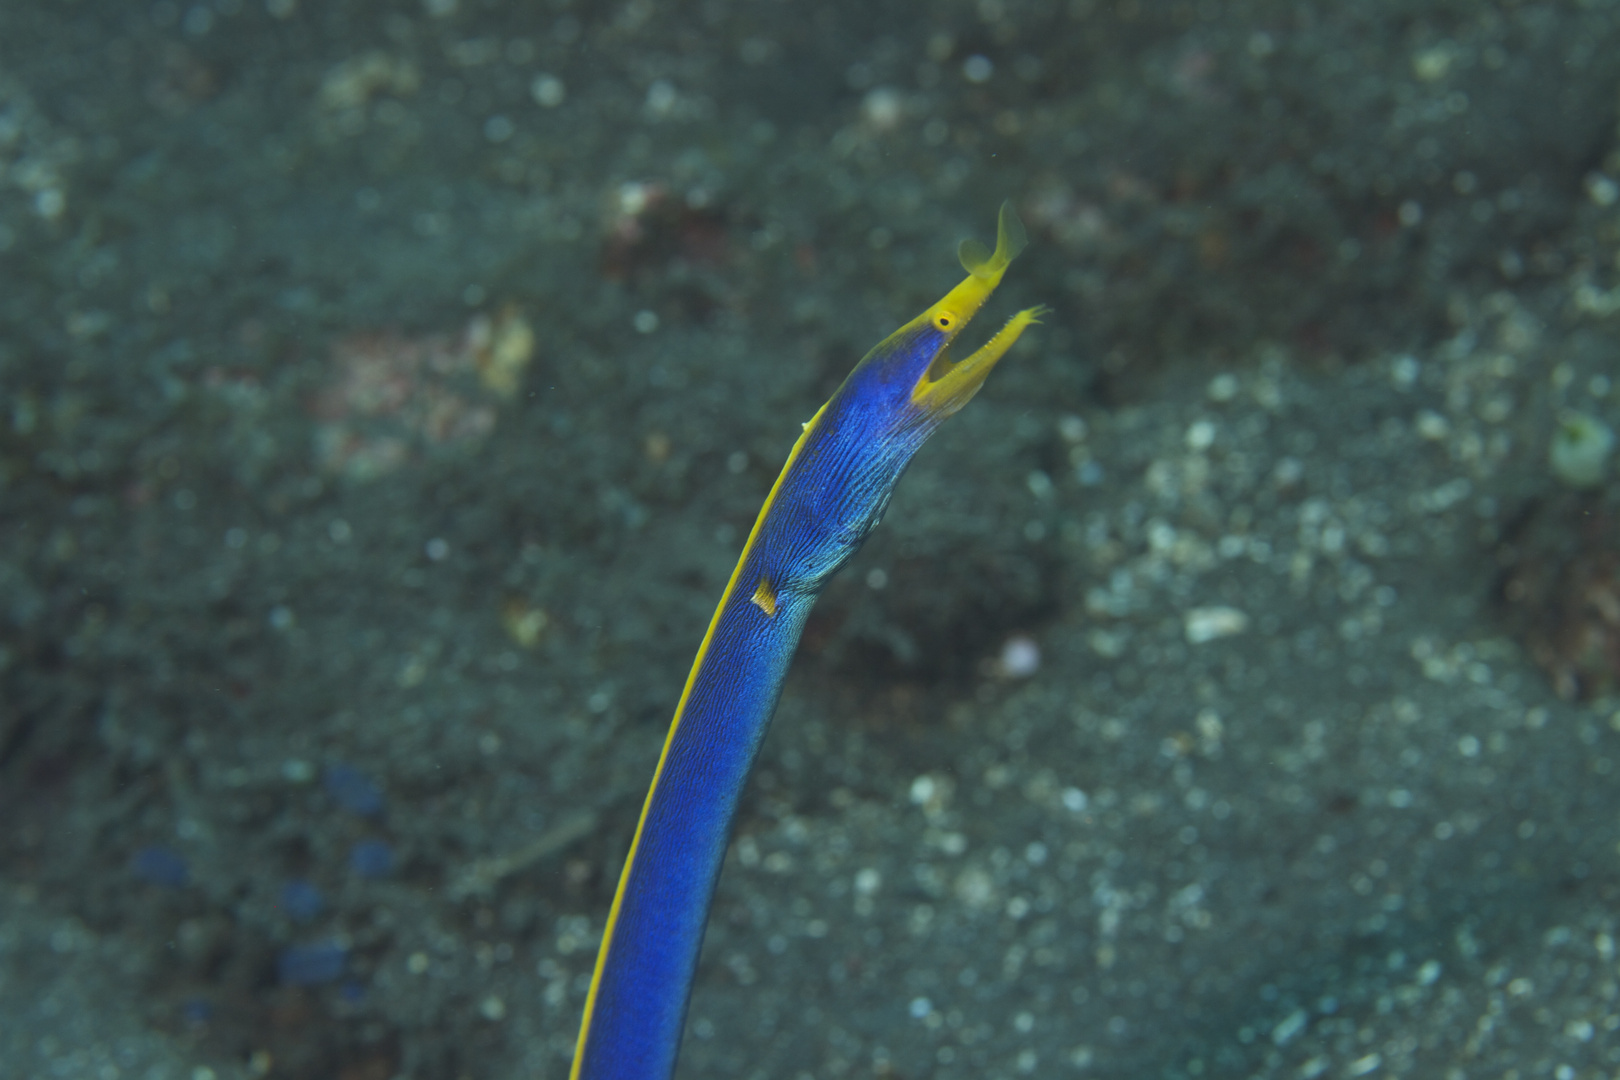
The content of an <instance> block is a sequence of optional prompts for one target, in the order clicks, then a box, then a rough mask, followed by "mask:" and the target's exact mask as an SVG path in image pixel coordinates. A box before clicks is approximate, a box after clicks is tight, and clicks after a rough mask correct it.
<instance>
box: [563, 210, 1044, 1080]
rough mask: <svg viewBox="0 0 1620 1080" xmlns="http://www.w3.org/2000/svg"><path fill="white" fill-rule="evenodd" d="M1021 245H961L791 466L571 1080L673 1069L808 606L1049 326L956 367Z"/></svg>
mask: <svg viewBox="0 0 1620 1080" xmlns="http://www.w3.org/2000/svg"><path fill="white" fill-rule="evenodd" d="M1026 242H1027V240H1026V237H1025V234H1024V227H1023V225H1022V224H1021V223H1020V222H1019V220H1018V216H1017V214H1015V213H1014V212H1013V208H1012V204H1011V203H1006V204H1003V206H1002V207H1001V218H1000V223H999V229H998V231H997V236H996V249H995V251H994V252H991V251H989V250H987V249H986V248H985V247H984V245H983V244H980V243H977V242H975V241H972V240H965V241H963V242H962V245H961V247H960V249H959V250H958V255H959V256H960V258H961V260H962V265H963V267H964V268H965V269H966V270H967V271H968V277H967V279H966V280H964V281H963V282H962V283H961V284H960V285H958V286H956V288H954V289H952V290H951V291H950V292H948V293H946V294H945V297H944V299H942V300H940V301H939V302H938V303H937V304H935V305H934V306H932V307H930V308H929V309H928V310H927V311H925V312H923V313H922V314H921V315H919V316H917V317H916V318H915V319H912V320H911V321H910V322H908V323H906V325H904V326H902V327H901V328H900V329H898V330H896V331H895V332H894V333H892V334H890V335H889V336H888V337H887V338H885V339H884V340H883V341H882V342H881V343H880V344H879V345H878V346H877V347H876V348H875V349H873V350H872V351H871V352H869V353H867V354H866V357H865V358H864V359H863V360H861V362H860V363H859V364H858V365H856V367H855V370H854V371H853V372H851V373H850V375H849V377H848V378H847V379H845V380H844V383H843V385H842V386H840V387H839V388H838V391H837V392H836V393H835V394H833V396H832V398H831V400H829V401H828V402H827V403H826V404H825V405H823V406H822V407H821V409H820V411H818V412H817V413H816V415H815V416H813V417H812V418H811V419H810V422H809V423H807V424H805V425H804V431H803V434H801V435H800V436H799V440H798V442H796V443H795V444H794V445H793V450H792V452H791V453H789V454H788V459H787V464H786V465H784V466H783V467H782V473H781V475H780V476H778V477H777V478H776V483H775V485H773V486H772V488H771V493H770V495H769V496H768V497H767V498H766V499H765V505H764V506H763V507H762V508H761V509H760V511H759V518H758V519H757V520H756V521H755V522H754V528H753V530H752V531H751V532H750V533H749V534H748V542H747V543H746V544H744V545H743V550H742V556H741V557H740V558H739V559H738V560H737V568H736V569H735V570H733V571H732V573H731V580H730V581H729V582H728V583H727V584H726V591H725V593H724V594H723V595H722V596H721V598H720V606H719V607H718V608H716V609H715V612H714V618H712V619H711V620H710V621H709V630H708V633H706V634H705V635H704V637H703V644H702V645H701V646H699V648H698V653H697V659H696V660H695V661H694V662H693V664H692V673H691V674H690V675H689V676H687V679H686V688H685V689H684V690H683V691H682V692H681V699H680V703H679V704H678V705H677V706H676V708H675V719H674V720H673V722H671V724H670V726H669V734H668V736H667V737H666V738H665V740H664V751H663V754H662V756H661V757H660V758H659V760H658V769H657V771H656V772H654V773H653V780H652V787H651V788H649V789H648V791H647V801H646V803H645V804H644V805H643V807H642V811H641V821H640V824H639V825H638V826H637V827H636V833H635V837H634V839H633V840H632V841H631V843H630V853H629V855H628V856H627V857H626V859H625V863H624V872H623V873H622V874H621V876H620V877H619V887H618V891H617V892H616V893H615V895H614V897H613V907H612V908H611V910H610V911H609V912H608V918H607V926H606V928H605V929H604V930H603V933H602V944H601V950H600V951H599V952H598V954H597V958H596V972H595V974H594V976H593V977H592V980H591V986H590V991H589V993H588V995H587V997H586V999H585V1016H584V1020H583V1021H582V1022H581V1024H580V1030H579V1042H578V1044H577V1046H576V1047H575V1050H574V1064H573V1069H572V1071H571V1072H570V1073H569V1076H570V1077H571V1078H572V1080H665V1078H668V1077H669V1076H670V1075H671V1074H672V1073H673V1072H674V1071H675V1059H676V1055H677V1054H678V1052H679V1051H680V1044H681V1034H682V1029H683V1027H684V1026H685V1022H686V1006H687V1001H688V999H689V998H690V996H691V991H692V979H693V976H694V974H695V972H696V968H697V961H698V952H699V950H700V948H701V947H702V944H703V932H704V928H705V926H706V925H707V923H708V919H709V906H710V904H711V902H712V901H713V899H714V890H715V884H716V882H717V881H718V880H719V877H720V866H721V862H722V860H723V858H724V856H725V851H726V845H727V842H728V839H729V836H730V833H731V823H732V818H733V816H734V815H735V813H736V810H737V799H738V796H739V795H740V794H741V792H742V788H743V783H744V782H745V781H746V779H747V777H748V770H749V768H750V767H751V766H752V765H753V762H754V758H755V755H756V754H757V753H758V751H759V747H760V743H761V742H762V741H763V740H764V738H765V731H766V728H767V727H769V725H770V721H771V714H772V713H774V712H775V711H776V703H777V699H778V698H780V697H781V695H782V680H783V679H784V678H785V677H786V675H787V670H788V664H789V662H790V661H791V660H792V658H793V651H794V649H795V648H796V647H797V646H798V643H799V635H800V633H801V631H803V629H804V623H805V619H806V617H808V616H809V614H810V607H811V605H812V604H814V603H815V600H816V596H817V594H818V593H820V591H821V587H822V585H824V584H825V583H826V581H827V579H828V578H829V577H831V576H832V574H833V572H834V571H836V570H837V569H838V568H839V567H840V566H842V565H843V564H844V563H845V562H846V561H847V560H848V559H849V557H850V556H851V555H853V554H854V553H855V550H856V549H857V548H859V547H860V546H861V542H862V541H863V540H865V539H866V536H867V534H868V533H870V532H871V531H872V529H873V528H874V527H875V526H876V525H877V523H878V521H879V519H880V518H882V516H883V510H884V508H885V507H886V506H887V505H888V502H889V495H890V493H891V492H893V490H894V485H895V483H896V481H898V480H899V479H900V474H901V473H903V472H904V471H905V469H906V466H907V464H909V463H910V461H911V457H912V455H913V454H915V453H916V452H917V450H918V448H919V447H921V446H922V444H923V442H924V441H926V440H927V438H928V436H929V435H931V434H933V432H934V429H935V428H937V427H938V426H939V425H940V424H941V423H943V422H944V420H945V418H946V417H948V416H950V415H951V414H952V413H954V412H956V411H957V410H958V409H960V408H961V407H962V406H963V405H966V404H967V403H968V401H969V399H971V398H972V397H973V395H974V394H975V393H977V392H978V390H979V387H980V386H981V385H982V384H983V383H984V380H985V377H986V376H988V375H989V374H990V370H991V368H993V367H995V365H996V362H997V361H998V360H1000V359H1001V357H1002V355H1003V354H1004V353H1005V352H1006V351H1007V350H1008V349H1009V348H1011V347H1012V345H1013V342H1015V341H1017V340H1018V336H1019V335H1020V334H1022V333H1023V332H1024V329H1025V328H1026V327H1028V326H1029V325H1030V324H1031V323H1035V322H1038V321H1039V318H1040V316H1041V315H1042V314H1043V313H1044V311H1045V309H1044V308H1039V307H1037V308H1030V309H1029V310H1027V311H1020V312H1019V313H1018V314H1016V315H1014V316H1013V317H1012V319H1011V320H1009V321H1008V322H1007V325H1006V326H1004V327H1003V328H1002V329H1001V331H1000V332H999V333H997V334H996V335H995V336H994V337H992V338H991V339H990V340H989V341H988V342H987V343H986V344H985V345H984V347H982V348H980V349H979V350H978V351H976V352H974V353H973V354H972V355H971V356H969V357H967V359H965V360H962V361H959V362H952V360H951V358H950V344H951V342H952V341H953V340H954V339H955V338H956V336H957V334H959V333H961V332H962V328H963V327H965V326H966V325H967V324H968V320H970V319H971V318H973V316H974V314H975V313H976V312H977V311H978V310H979V308H980V307H981V306H982V305H983V304H984V302H985V300H987V299H988V298H989V296H990V294H991V293H992V292H994V291H995V289H996V286H997V285H999V284H1000V283H1001V276H1002V274H1003V273H1005V271H1006V269H1007V266H1008V264H1009V263H1011V262H1012V260H1013V257H1014V256H1016V255H1017V254H1018V253H1019V252H1020V251H1021V250H1023V248H1024V245H1025V243H1026Z"/></svg>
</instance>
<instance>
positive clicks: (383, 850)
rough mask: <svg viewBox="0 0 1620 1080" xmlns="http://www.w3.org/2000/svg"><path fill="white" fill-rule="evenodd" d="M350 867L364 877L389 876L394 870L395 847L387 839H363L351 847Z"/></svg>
mask: <svg viewBox="0 0 1620 1080" xmlns="http://www.w3.org/2000/svg"><path fill="white" fill-rule="evenodd" d="M349 869H350V870H353V871H354V872H355V873H356V874H359V875H360V876H361V877H363V878H382V877H387V876H388V875H389V874H391V873H393V871H394V849H393V848H392V847H391V846H390V845H389V844H388V842H387V841H386V840H362V841H360V842H359V843H358V844H356V845H354V847H352V848H350V849H349Z"/></svg>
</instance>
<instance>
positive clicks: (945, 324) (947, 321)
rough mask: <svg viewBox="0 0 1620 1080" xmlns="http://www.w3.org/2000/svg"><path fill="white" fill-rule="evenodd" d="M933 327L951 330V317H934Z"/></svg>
mask: <svg viewBox="0 0 1620 1080" xmlns="http://www.w3.org/2000/svg"><path fill="white" fill-rule="evenodd" d="M934 325H935V326H937V327H939V328H940V329H941V330H949V329H950V328H951V317H950V316H949V315H935V316H934Z"/></svg>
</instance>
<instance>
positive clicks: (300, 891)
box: [281, 878, 326, 922]
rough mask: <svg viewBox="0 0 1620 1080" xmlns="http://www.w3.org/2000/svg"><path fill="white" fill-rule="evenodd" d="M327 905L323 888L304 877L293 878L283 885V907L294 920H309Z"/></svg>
mask: <svg viewBox="0 0 1620 1080" xmlns="http://www.w3.org/2000/svg"><path fill="white" fill-rule="evenodd" d="M325 907H326V898H325V897H323V896H322V895H321V890H319V889H317V888H316V887H315V886H314V885H312V884H310V883H309V882H307V881H305V880H304V879H303V878H293V879H292V880H291V881H288V882H286V883H285V884H283V885H282V886H281V909H282V910H283V911H285V912H286V913H287V917H288V918H289V919H291V920H292V921H293V922H309V920H311V919H313V918H314V917H315V916H317V915H319V914H320V913H321V911H322V910H324V909H325Z"/></svg>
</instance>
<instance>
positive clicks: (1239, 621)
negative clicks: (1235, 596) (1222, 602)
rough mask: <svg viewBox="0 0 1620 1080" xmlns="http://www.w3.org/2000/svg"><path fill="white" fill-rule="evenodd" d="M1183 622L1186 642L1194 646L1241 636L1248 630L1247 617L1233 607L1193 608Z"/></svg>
mask: <svg viewBox="0 0 1620 1080" xmlns="http://www.w3.org/2000/svg"><path fill="white" fill-rule="evenodd" d="M1184 622H1185V626H1186V629H1187V640H1188V641H1190V642H1192V643H1193V644H1194V645H1202V644H1204V643H1205V642H1206V641H1214V640H1215V639H1216V638H1223V637H1231V636H1232V635H1233V634H1241V633H1243V631H1245V630H1247V629H1248V628H1249V616H1248V615H1246V614H1244V613H1243V612H1241V611H1239V610H1238V609H1237V608H1233V607H1201V608H1193V609H1192V610H1190V611H1188V612H1187V614H1186V617H1185V620H1184Z"/></svg>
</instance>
